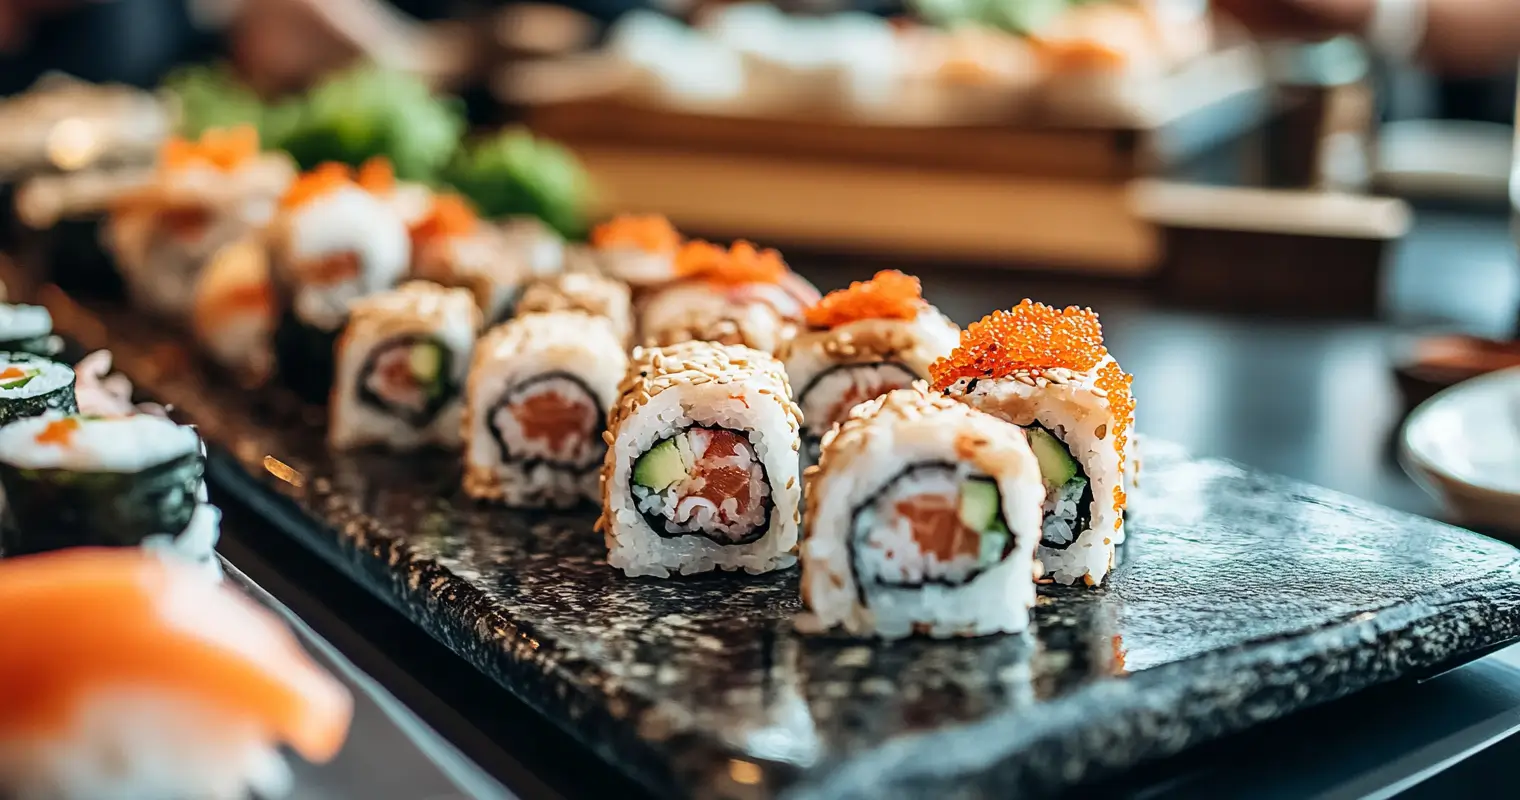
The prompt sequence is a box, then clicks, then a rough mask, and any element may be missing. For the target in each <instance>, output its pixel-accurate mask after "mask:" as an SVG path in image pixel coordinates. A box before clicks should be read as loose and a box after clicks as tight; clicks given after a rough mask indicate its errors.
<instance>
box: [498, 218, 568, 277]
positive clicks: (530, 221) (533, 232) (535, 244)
mask: <svg viewBox="0 0 1520 800" xmlns="http://www.w3.org/2000/svg"><path fill="white" fill-rule="evenodd" d="M496 230H497V231H498V232H499V233H500V234H501V237H502V238H503V239H505V240H506V242H507V248H508V251H509V252H510V253H512V255H513V259H514V260H515V261H517V262H518V263H520V264H524V265H526V266H527V268H528V272H529V273H530V274H531V275H533V276H534V277H537V278H544V277H548V276H550V275H556V274H558V273H560V272H563V271H565V266H566V264H565V262H566V257H567V252H568V246H567V245H566V244H565V237H563V236H560V235H559V232H558V231H556V230H554V229H553V228H551V227H549V226H548V225H545V224H544V221H543V220H541V219H539V218H538V217H508V218H506V219H505V220H502V221H501V222H499V223H497V225H496Z"/></svg>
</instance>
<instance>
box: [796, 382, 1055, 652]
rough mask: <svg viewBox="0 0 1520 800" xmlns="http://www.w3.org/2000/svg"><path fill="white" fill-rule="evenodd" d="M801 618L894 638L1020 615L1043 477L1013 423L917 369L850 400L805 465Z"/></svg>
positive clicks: (995, 629)
mask: <svg viewBox="0 0 1520 800" xmlns="http://www.w3.org/2000/svg"><path fill="white" fill-rule="evenodd" d="M807 496H808V507H807V525H806V526H805V527H806V530H807V537H806V538H805V539H804V540H803V542H802V600H803V603H804V604H806V606H807V608H808V612H809V614H808V615H807V616H804V617H803V618H801V619H800V620H799V627H801V628H802V629H804V630H811V631H814V632H819V631H824V630H828V629H831V628H834V627H836V626H843V627H844V628H845V629H846V630H847V631H849V632H850V633H852V634H856V635H868V634H874V635H876V636H881V637H883V638H888V639H895V638H900V637H903V636H907V635H909V634H912V633H925V634H928V635H931V636H937V637H943V636H978V635H984V634H989V633H999V632H1003V633H1012V632H1017V631H1021V630H1024V629H1025V628H1026V627H1027V626H1028V624H1029V609H1030V608H1031V607H1032V606H1033V605H1034V596H1035V592H1034V579H1035V574H1034V573H1035V569H1036V567H1037V566H1038V565H1037V564H1035V562H1034V547H1035V542H1036V541H1037V540H1038V539H1039V538H1040V504H1041V501H1042V500H1043V499H1044V497H1045V487H1044V484H1043V483H1042V482H1041V480H1040V465H1039V463H1038V461H1037V460H1036V458H1035V454H1034V453H1033V452H1031V451H1030V448H1029V444H1028V443H1027V442H1026V441H1025V439H1024V437H1023V436H1022V435H1020V433H1019V430H1018V428H1016V427H1014V426H1013V425H1010V424H1008V423H1006V422H1003V421H1002V420H999V419H997V418H995V417H993V416H991V415H989V414H984V413H982V412H980V411H977V410H975V409H973V408H971V407H969V406H966V405H963V404H961V403H957V402H956V401H954V400H951V399H949V398H945V397H941V396H937V395H932V394H930V393H929V392H928V391H927V390H926V388H925V387H924V385H923V384H922V383H919V384H916V385H915V386H913V387H912V388H909V389H896V390H893V391H891V392H888V393H887V394H885V395H883V396H881V397H879V398H876V399H875V400H871V401H868V402H866V403H864V404H862V405H859V406H856V407H855V409H854V411H852V412H851V413H850V416H849V419H847V420H846V421H845V422H844V424H843V425H841V426H840V427H839V428H836V429H835V430H833V431H832V432H830V433H829V434H828V435H826V436H825V437H824V440H823V455H822V458H821V459H820V460H819V463H818V465H817V466H816V467H813V468H810V469H809V470H808V473H807Z"/></svg>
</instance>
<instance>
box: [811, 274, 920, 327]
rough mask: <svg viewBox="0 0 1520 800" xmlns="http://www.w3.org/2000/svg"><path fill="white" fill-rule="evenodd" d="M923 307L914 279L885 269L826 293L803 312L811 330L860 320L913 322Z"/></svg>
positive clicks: (918, 285) (918, 287)
mask: <svg viewBox="0 0 1520 800" xmlns="http://www.w3.org/2000/svg"><path fill="white" fill-rule="evenodd" d="M924 305H925V303H924V293H923V288H922V286H921V285H920V284H919V282H918V278H915V277H913V276H912V275H904V274H903V273H901V272H898V271H897V270H895V269H888V270H882V271H881V272H878V273H876V275H875V276H874V277H872V278H871V279H870V280H868V281H856V282H854V283H852V284H850V286H849V288H848V289H839V290H837V291H833V292H829V293H828V294H827V295H825V296H824V298H823V299H822V300H819V301H818V303H817V304H816V305H814V306H813V307H812V308H809V309H808V310H807V323H808V325H810V326H812V327H814V328H834V327H838V326H840V325H844V324H846V323H849V322H856V321H858V320H863V319H904V320H906V319H913V318H914V317H916V316H918V312H919V311H920V310H922V309H923V307H924Z"/></svg>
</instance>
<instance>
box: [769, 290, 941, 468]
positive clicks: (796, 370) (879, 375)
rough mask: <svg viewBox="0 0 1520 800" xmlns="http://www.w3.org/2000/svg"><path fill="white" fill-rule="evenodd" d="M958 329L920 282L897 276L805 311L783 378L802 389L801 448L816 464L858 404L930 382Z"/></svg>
mask: <svg viewBox="0 0 1520 800" xmlns="http://www.w3.org/2000/svg"><path fill="white" fill-rule="evenodd" d="M959 336H960V328H959V327H958V326H956V324H955V323H953V322H951V321H950V320H949V319H948V318H947V317H945V315H944V314H941V313H939V311H938V310H937V309H936V308H935V307H934V306H932V305H930V304H929V303H927V302H925V301H924V297H923V293H922V291H921V290H920V288H919V283H918V279H917V278H915V277H912V276H910V275H904V274H902V273H901V272H898V271H896V270H886V271H882V272H878V273H876V277H874V278H872V279H871V280H869V281H864V282H856V283H852V284H850V287H849V288H848V289H841V290H839V291H837V292H830V293H829V294H828V295H827V296H825V297H824V298H823V299H822V300H821V301H819V303H818V304H817V305H815V306H813V307H812V308H809V309H808V311H807V330H806V331H804V332H802V333H799V334H797V336H796V337H795V338H793V339H792V340H791V342H789V343H788V344H787V346H786V348H785V349H784V353H783V354H782V360H783V361H785V362H786V374H787V377H789V378H790V379H791V380H792V382H793V383H795V384H796V385H797V386H800V387H802V388H801V389H799V390H798V391H797V404H798V405H799V406H801V407H802V421H803V427H802V444H803V448H804V453H806V455H807V457H808V459H809V460H812V461H816V460H817V458H818V444H819V442H820V441H821V440H822V439H823V435H824V434H825V433H828V432H829V429H831V428H833V427H834V426H835V425H836V424H838V423H840V422H843V421H844V419H845V417H847V416H849V413H850V409H852V408H854V407H855V406H856V405H857V404H859V403H862V402H864V401H866V400H870V399H872V398H874V397H879V396H881V395H882V394H884V393H886V392H889V391H891V390H893V389H902V388H906V387H907V386H909V385H910V384H912V383H913V382H914V381H916V380H927V379H928V378H929V365H930V364H932V363H934V362H935V361H936V360H937V359H939V358H942V357H944V356H945V355H947V354H949V352H950V351H951V350H952V349H954V348H955V343H956V340H957V339H958V338H959Z"/></svg>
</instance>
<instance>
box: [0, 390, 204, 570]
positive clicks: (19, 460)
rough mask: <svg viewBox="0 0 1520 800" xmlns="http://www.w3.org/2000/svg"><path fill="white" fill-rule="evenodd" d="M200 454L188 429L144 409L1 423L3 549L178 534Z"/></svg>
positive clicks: (196, 488) (193, 499) (191, 499)
mask: <svg viewBox="0 0 1520 800" xmlns="http://www.w3.org/2000/svg"><path fill="white" fill-rule="evenodd" d="M204 453H205V451H204V449H203V448H202V446H201V439H200V437H199V436H198V435H196V433H195V431H194V430H193V429H191V428H187V427H184V426H182V425H176V424H175V423H173V422H171V421H170V420H167V419H164V418H162V417H156V416H151V415H148V414H135V415H132V416H125V417H91V416H82V415H78V414H62V413H58V412H49V413H47V414H44V415H42V416H38V417H30V418H28V419H23V420H20V421H18V422H14V423H12V424H10V425H7V426H6V427H4V428H0V485H3V486H4V488H5V496H6V499H7V502H6V506H5V514H4V519H3V522H0V539H3V543H4V549H5V554H6V555H7V556H17V555H25V554H27V553H39V552H43V551H47V550H57V549H60V548H63V547H79V546H90V545H108V546H136V545H140V544H142V543H143V541H144V540H145V539H147V538H148V537H150V536H154V535H155V534H168V535H170V536H175V537H177V536H179V535H180V534H182V533H184V532H186V531H187V530H188V529H189V528H190V527H191V523H192V522H193V521H194V517H195V512H196V507H197V505H198V504H199V498H200V496H201V490H202V483H201V475H202V473H203V472H204V471H205V454H204ZM213 522H214V521H213Z"/></svg>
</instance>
